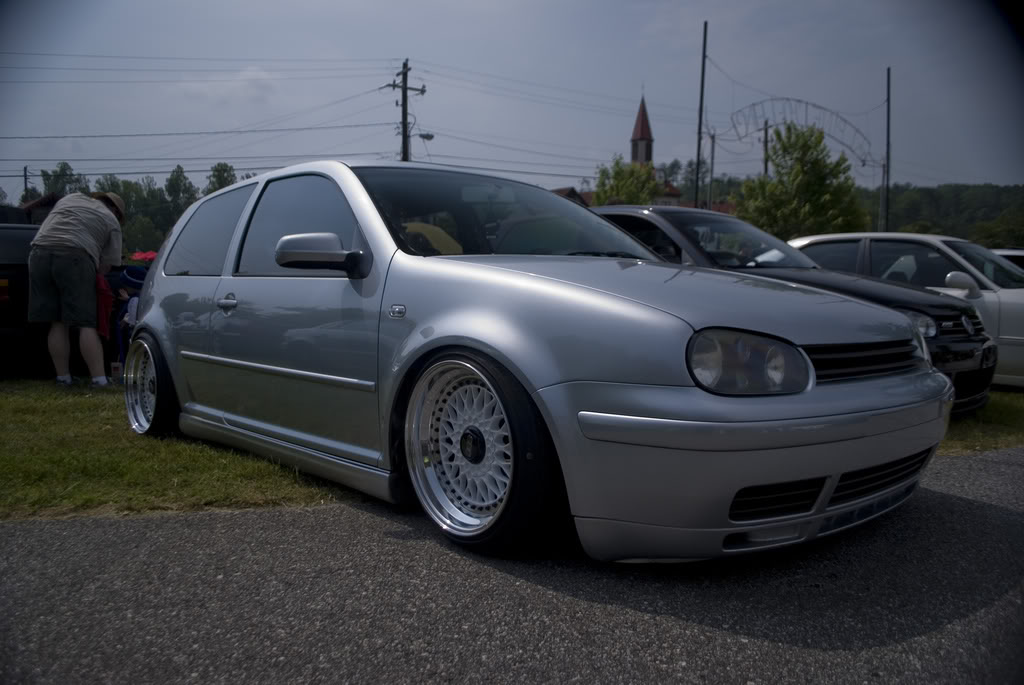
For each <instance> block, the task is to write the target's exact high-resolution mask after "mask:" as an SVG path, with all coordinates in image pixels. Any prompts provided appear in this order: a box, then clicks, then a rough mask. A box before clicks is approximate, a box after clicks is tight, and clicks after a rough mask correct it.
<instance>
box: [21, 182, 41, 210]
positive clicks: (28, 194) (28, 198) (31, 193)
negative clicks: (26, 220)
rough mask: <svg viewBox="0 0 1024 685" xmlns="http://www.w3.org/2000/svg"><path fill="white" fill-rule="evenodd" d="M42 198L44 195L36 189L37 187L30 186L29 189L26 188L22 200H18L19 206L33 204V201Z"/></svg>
mask: <svg viewBox="0 0 1024 685" xmlns="http://www.w3.org/2000/svg"><path fill="white" fill-rule="evenodd" d="M42 196H43V194H42V193H40V192H39V189H38V188H36V187H35V186H29V187H28V188H25V190H24V191H23V192H22V193H21V199H20V200H18V204H19V205H24V204H28V203H29V202H32V200H38V199H39V198H41V197H42Z"/></svg>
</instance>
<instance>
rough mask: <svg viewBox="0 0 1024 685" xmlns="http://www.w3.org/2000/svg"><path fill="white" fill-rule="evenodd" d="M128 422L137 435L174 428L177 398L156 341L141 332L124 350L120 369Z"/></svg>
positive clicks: (161, 432)
mask: <svg viewBox="0 0 1024 685" xmlns="http://www.w3.org/2000/svg"><path fill="white" fill-rule="evenodd" d="M124 402H125V408H126V409H127V411H128V422H129V423H130V424H131V427H132V430H134V431H135V432H136V433H139V434H140V435H163V434H165V433H169V432H171V431H173V430H175V429H176V428H177V426H178V414H179V413H180V410H179V408H178V398H177V395H176V394H175V392H174V382H173V381H172V380H171V373H170V371H169V370H168V368H167V362H166V361H165V360H164V358H163V354H162V353H161V352H160V347H159V346H158V345H157V343H156V340H154V339H153V336H151V335H150V334H149V333H146V332H142V333H140V334H139V335H138V336H137V337H136V338H135V339H134V340H132V342H131V345H130V346H129V347H128V354H127V355H126V357H125V368H124Z"/></svg>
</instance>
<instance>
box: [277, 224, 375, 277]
mask: <svg viewBox="0 0 1024 685" xmlns="http://www.w3.org/2000/svg"><path fill="white" fill-rule="evenodd" d="M274 261H276V262H277V263H278V264H279V265H280V266H283V267H287V268H289V269H334V270H335V271H342V272H344V273H346V274H348V276H349V278H366V277H367V275H369V273H370V264H371V259H370V257H369V256H368V255H366V254H364V253H363V252H360V251H355V250H352V251H349V250H345V249H342V246H341V239H340V238H339V237H338V236H336V235H335V234H333V233H296V234H293V235H286V236H282V237H281V239H280V240H278V241H277V248H276V249H275V250H274Z"/></svg>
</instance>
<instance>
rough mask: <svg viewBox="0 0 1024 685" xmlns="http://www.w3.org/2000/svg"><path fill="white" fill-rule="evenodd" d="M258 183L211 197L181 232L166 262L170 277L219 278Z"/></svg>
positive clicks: (165, 267) (166, 271) (165, 271)
mask: <svg viewBox="0 0 1024 685" xmlns="http://www.w3.org/2000/svg"><path fill="white" fill-rule="evenodd" d="M255 187H256V185H255V184H250V185H247V186H242V187H241V188H236V189H235V190H232V191H229V192H227V193H224V194H223V195H218V196H217V197H214V198H210V199H209V200H207V201H206V202H204V203H203V204H201V205H199V207H198V208H197V209H196V211H195V212H194V213H193V214H192V216H191V218H189V220H188V223H187V224H185V227H184V228H183V229H181V233H180V234H179V235H178V239H177V240H175V241H174V246H173V247H171V253H170V254H169V255H167V262H165V263H164V273H165V274H167V275H168V276H220V272H221V269H222V268H223V266H224V258H225V257H226V256H227V252H228V243H230V242H231V236H232V235H234V233H235V226H236V225H238V217H240V216H241V215H242V210H243V209H244V208H245V203H246V202H248V201H249V196H250V195H252V191H253V188H255Z"/></svg>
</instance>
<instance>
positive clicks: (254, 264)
mask: <svg viewBox="0 0 1024 685" xmlns="http://www.w3.org/2000/svg"><path fill="white" fill-rule="evenodd" d="M355 231H356V217H355V214H353V213H352V208H351V207H350V206H349V204H348V201H347V200H346V199H345V196H344V195H343V194H342V192H341V188H339V187H338V185H337V184H336V183H335V182H334V181H332V180H331V179H329V178H326V177H324V176H292V177H289V178H282V179H280V180H277V181H271V182H270V183H268V184H267V187H266V189H265V190H264V191H263V195H261V196H260V199H259V202H258V203H257V204H256V209H255V211H253V214H252V219H251V220H250V222H249V230H248V231H246V233H245V242H244V243H243V245H242V256H241V258H240V259H239V261H238V270H237V271H236V272H235V273H236V274H237V275H240V276H303V277H306V276H331V277H333V278H339V277H343V274H341V273H340V272H338V271H332V270H330V269H302V270H297V269H289V268H286V267H283V266H280V265H278V263H277V262H276V261H275V260H274V251H275V250H276V249H277V241H279V240H280V239H281V237H282V236H286V235H290V234H293V233H334V234H336V235H337V236H338V237H339V238H341V245H342V247H343V248H345V249H347V250H351V249H352V242H353V237H354V236H355Z"/></svg>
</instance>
